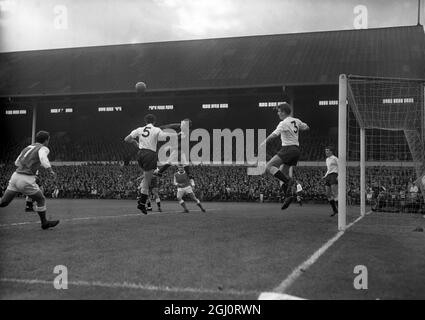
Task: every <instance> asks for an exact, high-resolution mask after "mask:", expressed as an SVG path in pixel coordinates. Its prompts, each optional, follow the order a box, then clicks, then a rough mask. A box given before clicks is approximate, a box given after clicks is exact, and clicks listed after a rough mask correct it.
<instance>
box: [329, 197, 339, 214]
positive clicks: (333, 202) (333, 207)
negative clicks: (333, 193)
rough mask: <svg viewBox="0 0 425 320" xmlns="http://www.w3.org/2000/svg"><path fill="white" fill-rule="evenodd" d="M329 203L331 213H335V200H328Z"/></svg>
mask: <svg viewBox="0 0 425 320" xmlns="http://www.w3.org/2000/svg"><path fill="white" fill-rule="evenodd" d="M329 203H330V205H331V207H332V210H333V212H336V211H337V208H336V204H335V200H333V199H332V200H329Z"/></svg>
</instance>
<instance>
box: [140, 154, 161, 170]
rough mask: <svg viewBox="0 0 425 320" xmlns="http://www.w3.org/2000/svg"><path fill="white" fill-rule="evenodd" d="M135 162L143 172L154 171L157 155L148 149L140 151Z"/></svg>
mask: <svg viewBox="0 0 425 320" xmlns="http://www.w3.org/2000/svg"><path fill="white" fill-rule="evenodd" d="M137 162H138V163H139V166H140V168H142V169H143V170H145V171H150V170H154V169H156V166H157V162H158V154H157V153H156V152H155V151H152V150H149V149H141V150H139V152H138V153H137Z"/></svg>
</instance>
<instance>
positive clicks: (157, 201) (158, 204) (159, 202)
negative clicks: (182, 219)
mask: <svg viewBox="0 0 425 320" xmlns="http://www.w3.org/2000/svg"><path fill="white" fill-rule="evenodd" d="M155 201H156V205H157V206H158V208H161V199H160V198H156V200H155Z"/></svg>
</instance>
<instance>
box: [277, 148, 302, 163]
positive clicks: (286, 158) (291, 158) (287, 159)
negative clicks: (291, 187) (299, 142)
mask: <svg viewBox="0 0 425 320" xmlns="http://www.w3.org/2000/svg"><path fill="white" fill-rule="evenodd" d="M277 156H278V157H279V158H280V159H282V161H283V164H285V165H287V166H296V165H297V163H298V159H299V158H300V148H299V147H298V146H285V147H282V148H281V149H280V150H279V152H278V153H277Z"/></svg>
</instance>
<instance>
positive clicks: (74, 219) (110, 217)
mask: <svg viewBox="0 0 425 320" xmlns="http://www.w3.org/2000/svg"><path fill="white" fill-rule="evenodd" d="M218 210H221V209H220V208H217V209H208V210H207V212H205V213H202V214H208V212H212V211H218ZM174 213H175V214H179V213H181V214H187V213H186V212H182V211H181V210H174V211H162V212H151V213H148V214H146V215H145V214H143V213H129V214H120V215H112V216H94V217H78V218H71V219H60V222H61V223H62V222H73V221H87V220H104V219H119V218H127V217H138V216H141V217H144V216H159V215H167V214H174ZM189 213H201V210H198V209H197V210H191V211H189ZM30 224H40V221H24V222H16V223H9V224H0V228H6V227H16V226H25V225H30Z"/></svg>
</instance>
